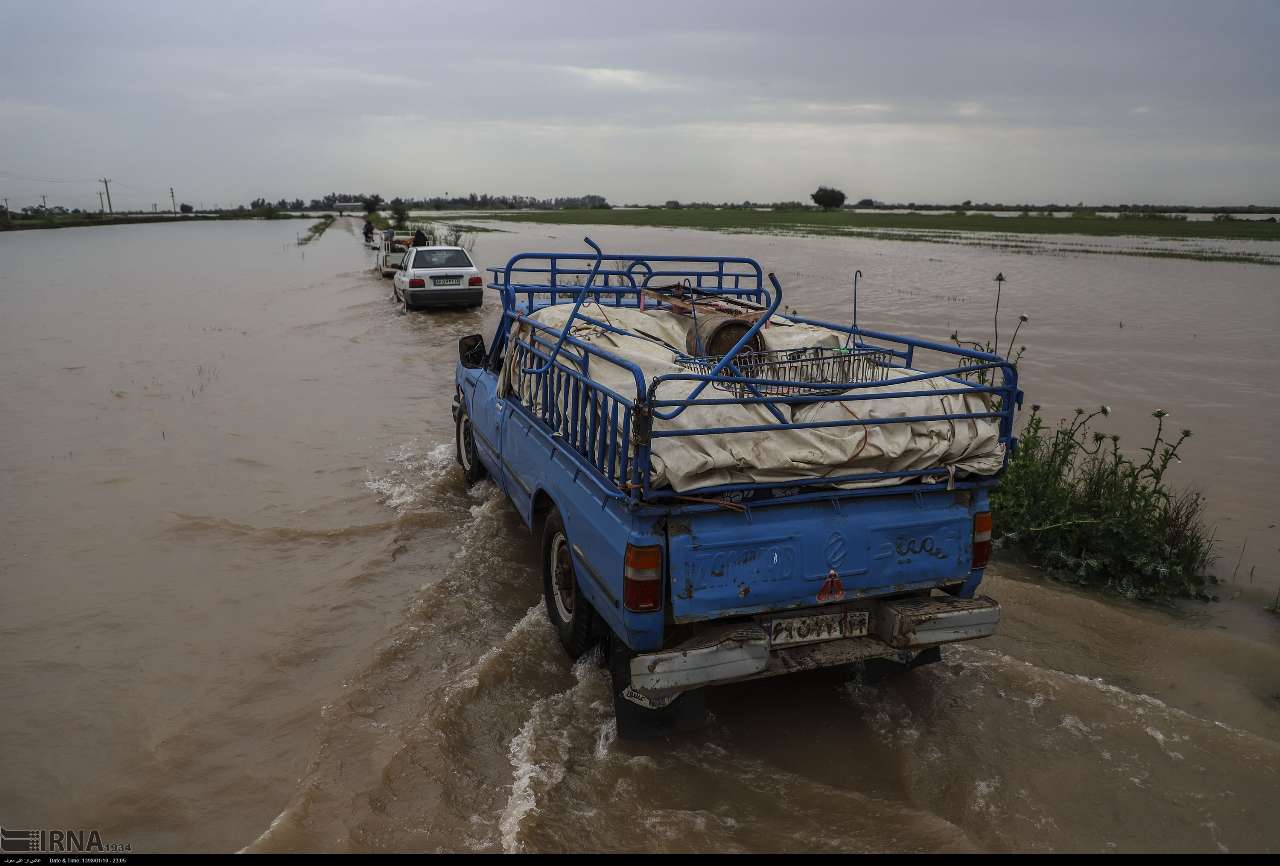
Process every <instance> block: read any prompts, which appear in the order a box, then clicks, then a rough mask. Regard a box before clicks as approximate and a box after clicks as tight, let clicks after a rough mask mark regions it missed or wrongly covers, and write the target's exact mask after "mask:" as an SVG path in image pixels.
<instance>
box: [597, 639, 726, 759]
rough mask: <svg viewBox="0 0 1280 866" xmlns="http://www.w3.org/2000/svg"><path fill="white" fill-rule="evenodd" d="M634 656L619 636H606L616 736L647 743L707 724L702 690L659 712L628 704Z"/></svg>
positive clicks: (686, 695) (705, 702) (689, 693)
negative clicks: (649, 740) (607, 638)
mask: <svg viewBox="0 0 1280 866" xmlns="http://www.w3.org/2000/svg"><path fill="white" fill-rule="evenodd" d="M633 655H635V653H633V652H632V651H631V650H630V649H629V648H628V647H627V645H626V644H624V643H623V642H622V641H621V640H619V638H618V636H617V635H615V634H611V635H610V636H609V676H610V677H611V678H612V679H613V715H614V718H616V719H617V721H618V736H619V737H621V738H622V739H624V740H648V739H652V738H654V737H665V736H667V735H668V734H674V733H679V732H682V731H693V730H697V729H698V728H700V727H702V726H703V725H705V724H706V723H707V699H706V690H705V689H694V690H693V691H690V692H685V693H684V694H682V695H680V697H678V698H676V699H675V700H674V701H672V702H671V703H669V704H667V705H666V706H665V707H661V708H660V709H656V710H651V709H649V708H648V707H642V706H640V705H639V704H636V703H634V702H632V701H631V700H629V699H628V698H627V697H626V695H625V694H624V693H625V692H626V690H627V686H629V685H631V657H632V656H633Z"/></svg>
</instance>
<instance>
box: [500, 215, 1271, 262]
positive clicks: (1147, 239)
mask: <svg viewBox="0 0 1280 866" xmlns="http://www.w3.org/2000/svg"><path fill="white" fill-rule="evenodd" d="M483 218H484V219H490V220H499V221H504V222H533V223H553V224H561V225H609V226H648V227H657V228H676V229H703V230H708V231H727V232H756V233H763V234H778V235H811V236H847V237H863V238H873V239H876V240H894V241H925V242H929V243H945V244H959V245H963V246H984V247H992V248H997V249H1003V250H1008V251H1010V252H1023V253H1037V252H1070V253H1085V254H1089V253H1099V254H1106V255H1132V256H1144V257H1150V258H1176V259H1194V260H1200V261H1221V262H1246V263H1252V264H1264V265H1280V223H1271V222H1265V221H1261V220H1243V219H1233V220H1225V221H1221V222H1219V221H1192V220H1180V219H1170V218H1151V217H1137V216H1135V217H1122V218H1117V217H1102V216H1071V217H1051V216H1017V217H998V216H993V215H991V214H986V213H972V214H947V213H942V214H939V213H887V212H886V213H862V212H855V211H817V210H792V211H774V210H768V211H765V210H754V209H749V208H732V209H716V208H681V209H676V208H637V209H627V210H623V209H614V210H557V211H520V212H506V213H493V214H485V215H484V217H483ZM1036 236H1052V237H1036ZM1089 238H1097V241H1090V240H1088V239H1089ZM1272 243H1274V244H1276V245H1275V246H1272Z"/></svg>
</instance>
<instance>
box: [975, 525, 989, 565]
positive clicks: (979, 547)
mask: <svg viewBox="0 0 1280 866" xmlns="http://www.w3.org/2000/svg"><path fill="white" fill-rule="evenodd" d="M990 558H991V512H990V511H979V512H978V513H977V514H975V515H973V567H974V568H986V566H987V560H988V559H990Z"/></svg>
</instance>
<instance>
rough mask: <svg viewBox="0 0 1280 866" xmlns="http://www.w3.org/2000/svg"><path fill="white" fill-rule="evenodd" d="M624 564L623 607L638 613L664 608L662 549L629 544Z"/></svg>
mask: <svg viewBox="0 0 1280 866" xmlns="http://www.w3.org/2000/svg"><path fill="white" fill-rule="evenodd" d="M623 564H624V568H623V571H622V604H623V606H624V607H626V609H627V610H632V611H636V612H638V613H643V612H645V611H650V610H658V609H659V608H660V607H662V548H661V547H636V546H634V545H631V544H628V545H627V555H626V557H625V558H624V563H623Z"/></svg>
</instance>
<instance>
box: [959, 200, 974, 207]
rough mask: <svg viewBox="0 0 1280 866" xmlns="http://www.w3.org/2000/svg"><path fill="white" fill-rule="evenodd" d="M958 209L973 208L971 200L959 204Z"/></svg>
mask: <svg viewBox="0 0 1280 866" xmlns="http://www.w3.org/2000/svg"><path fill="white" fill-rule="evenodd" d="M960 207H973V200H972V199H965V200H964V201H962V202H960Z"/></svg>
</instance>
